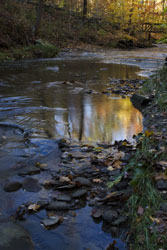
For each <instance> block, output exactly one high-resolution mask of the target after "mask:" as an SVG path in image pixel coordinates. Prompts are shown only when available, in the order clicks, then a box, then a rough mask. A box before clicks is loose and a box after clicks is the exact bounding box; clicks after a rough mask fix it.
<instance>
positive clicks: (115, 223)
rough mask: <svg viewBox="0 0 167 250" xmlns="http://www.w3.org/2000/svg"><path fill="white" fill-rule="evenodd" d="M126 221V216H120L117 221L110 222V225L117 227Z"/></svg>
mask: <svg viewBox="0 0 167 250" xmlns="http://www.w3.org/2000/svg"><path fill="white" fill-rule="evenodd" d="M126 221H127V217H126V216H121V217H119V218H118V219H117V220H115V221H114V222H112V225H114V226H119V225H120V224H123V223H125V222H126Z"/></svg>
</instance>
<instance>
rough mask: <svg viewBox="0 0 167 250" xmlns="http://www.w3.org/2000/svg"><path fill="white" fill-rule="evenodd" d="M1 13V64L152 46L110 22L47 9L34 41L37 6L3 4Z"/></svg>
mask: <svg viewBox="0 0 167 250" xmlns="http://www.w3.org/2000/svg"><path fill="white" fill-rule="evenodd" d="M25 9H26V11H25ZM0 12H1V15H0V27H1V30H0V60H10V59H23V58H42V57H55V56H56V54H57V53H58V49H61V48H77V47H78V48H84V49H85V48H89V47H90V46H91V47H93V46H100V47H101V46H105V47H118V48H133V47H146V46H150V45H151V42H152V41H148V40H147V39H146V37H145V36H146V35H142V34H136V35H134V36H131V35H129V34H128V31H127V30H123V29H120V28H118V27H116V25H115V24H112V23H109V22H107V21H106V20H102V19H98V18H89V19H83V17H82V16H79V15H78V14H76V13H75V12H70V13H69V12H68V11H65V10H64V9H58V8H55V7H53V6H45V7H44V11H43V16H42V22H41V27H40V31H39V34H38V36H36V37H34V35H33V27H34V24H35V21H36V5H33V4H32V3H31V4H30V3H29V4H28V3H18V2H14V1H13V2H12V3H11V1H9V0H7V1H1V3H0Z"/></svg>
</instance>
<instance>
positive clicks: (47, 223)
mask: <svg viewBox="0 0 167 250" xmlns="http://www.w3.org/2000/svg"><path fill="white" fill-rule="evenodd" d="M61 218H62V217H60V216H51V217H50V218H48V219H44V220H43V221H42V224H43V225H44V226H45V227H53V226H55V225H56V224H58V223H59V222H61V221H62V220H61Z"/></svg>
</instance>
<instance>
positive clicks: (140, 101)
mask: <svg viewBox="0 0 167 250" xmlns="http://www.w3.org/2000/svg"><path fill="white" fill-rule="evenodd" d="M151 101H152V100H151V99H150V98H148V97H145V96H141V95H137V94H134V95H133V96H132V97H131V102H132V104H133V106H134V107H135V108H137V109H139V110H142V109H143V108H144V107H146V106H147V105H148V104H149V103H150V102H151Z"/></svg>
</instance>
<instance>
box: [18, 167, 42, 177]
mask: <svg viewBox="0 0 167 250" xmlns="http://www.w3.org/2000/svg"><path fill="white" fill-rule="evenodd" d="M40 172H41V170H40V169H39V168H35V167H31V168H29V169H27V170H24V171H22V172H21V173H19V174H18V175H20V176H26V175H35V174H39V173H40Z"/></svg>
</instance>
